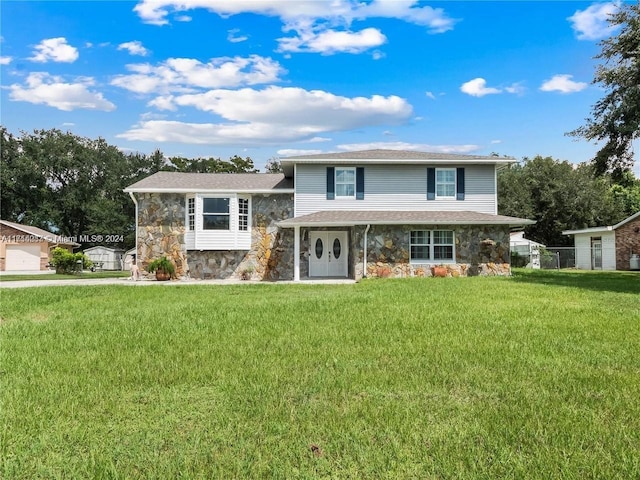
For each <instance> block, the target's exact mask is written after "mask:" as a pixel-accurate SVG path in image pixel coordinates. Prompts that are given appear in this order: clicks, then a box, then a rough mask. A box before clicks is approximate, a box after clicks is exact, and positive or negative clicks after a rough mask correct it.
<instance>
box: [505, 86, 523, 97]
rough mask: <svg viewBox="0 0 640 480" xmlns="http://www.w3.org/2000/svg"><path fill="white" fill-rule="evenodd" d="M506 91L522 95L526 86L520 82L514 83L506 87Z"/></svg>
mask: <svg viewBox="0 0 640 480" xmlns="http://www.w3.org/2000/svg"><path fill="white" fill-rule="evenodd" d="M504 91H505V92H507V93H513V94H516V95H522V94H523V93H524V92H525V91H526V88H524V86H522V84H520V83H514V84H512V85H511V86H509V87H504Z"/></svg>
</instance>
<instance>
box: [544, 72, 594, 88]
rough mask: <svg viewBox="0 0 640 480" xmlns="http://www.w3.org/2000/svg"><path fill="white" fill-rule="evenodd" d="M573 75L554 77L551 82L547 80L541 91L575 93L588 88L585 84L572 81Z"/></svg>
mask: <svg viewBox="0 0 640 480" xmlns="http://www.w3.org/2000/svg"><path fill="white" fill-rule="evenodd" d="M572 77H573V75H567V74H563V75H554V76H553V77H551V78H550V79H549V80H545V81H544V82H543V83H542V85H541V86H540V90H542V91H543V92H560V93H574V92H579V91H581V90H584V89H585V88H587V87H588V84H587V83H585V82H574V81H573V80H571V78H572Z"/></svg>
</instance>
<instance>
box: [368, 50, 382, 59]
mask: <svg viewBox="0 0 640 480" xmlns="http://www.w3.org/2000/svg"><path fill="white" fill-rule="evenodd" d="M385 56H386V55H385V54H384V52H381V51H380V50H374V51H373V53H372V54H371V58H373V59H374V60H380V59H381V58H384V57H385Z"/></svg>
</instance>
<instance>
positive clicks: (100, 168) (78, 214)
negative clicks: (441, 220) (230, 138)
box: [0, 126, 258, 248]
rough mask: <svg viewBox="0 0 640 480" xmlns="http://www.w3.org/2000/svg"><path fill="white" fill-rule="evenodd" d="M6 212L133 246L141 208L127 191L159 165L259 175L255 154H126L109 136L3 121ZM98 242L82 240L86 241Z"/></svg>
mask: <svg viewBox="0 0 640 480" xmlns="http://www.w3.org/2000/svg"><path fill="white" fill-rule="evenodd" d="M0 133H1V138H0V217H1V218H2V219H3V220H9V221H14V222H18V223H22V224H25V225H31V226H34V227H39V228H42V229H45V230H48V231H51V232H53V233H56V234H58V235H64V236H69V237H81V236H84V235H90V236H91V235H95V236H98V235H102V236H107V235H122V236H123V241H122V243H121V244H119V245H112V246H114V247H115V246H120V247H123V248H130V247H132V246H133V245H135V225H134V222H135V206H134V204H133V202H132V201H131V198H130V197H129V195H127V194H125V193H124V192H123V189H124V188H126V187H127V186H129V185H131V184H133V183H135V182H137V181H139V180H141V179H143V178H145V177H147V176H149V175H151V174H153V173H155V172H158V171H175V172H197V173H214V172H224V173H254V172H257V171H258V170H257V169H256V168H255V166H254V164H253V160H252V159H251V158H250V157H246V158H243V157H240V156H237V155H235V156H233V157H231V158H230V159H229V160H221V159H220V158H194V159H189V158H184V157H169V158H166V157H165V156H164V155H163V153H162V152H161V151H160V150H156V151H155V152H153V153H152V154H150V155H146V154H143V153H125V152H122V151H121V150H119V149H118V148H117V147H115V146H113V145H109V144H108V143H107V142H106V141H105V140H104V139H102V138H98V139H97V140H94V139H89V138H84V137H80V136H77V135H74V134H72V133H69V132H62V131H60V130H57V129H51V130H36V131H34V132H33V133H26V132H22V133H21V134H20V135H19V136H15V135H13V134H11V133H10V132H9V131H8V130H7V129H6V128H5V127H4V126H0ZM89 246H92V245H91V244H83V247H89Z"/></svg>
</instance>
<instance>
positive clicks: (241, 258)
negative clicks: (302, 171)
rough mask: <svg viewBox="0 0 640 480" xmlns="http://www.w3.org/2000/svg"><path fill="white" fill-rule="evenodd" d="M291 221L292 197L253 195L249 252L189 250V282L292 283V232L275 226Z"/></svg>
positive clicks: (283, 195) (288, 195)
mask: <svg viewBox="0 0 640 480" xmlns="http://www.w3.org/2000/svg"><path fill="white" fill-rule="evenodd" d="M291 217H293V195H291V194H286V195H285V194H271V195H253V197H252V199H251V250H235V251H231V250H220V251H218V250H203V251H198V250H190V251H189V252H188V258H189V268H190V274H191V277H192V278H246V279H248V280H292V279H293V229H290V228H279V227H278V226H277V223H278V222H280V221H281V220H286V219H287V218H291Z"/></svg>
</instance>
